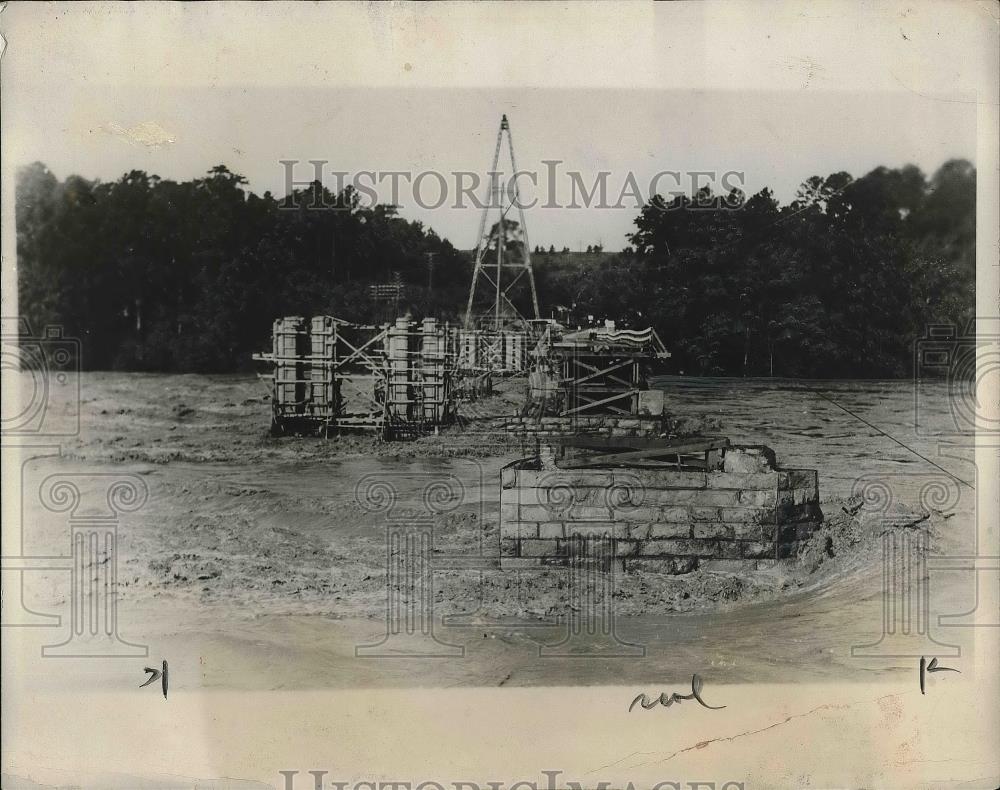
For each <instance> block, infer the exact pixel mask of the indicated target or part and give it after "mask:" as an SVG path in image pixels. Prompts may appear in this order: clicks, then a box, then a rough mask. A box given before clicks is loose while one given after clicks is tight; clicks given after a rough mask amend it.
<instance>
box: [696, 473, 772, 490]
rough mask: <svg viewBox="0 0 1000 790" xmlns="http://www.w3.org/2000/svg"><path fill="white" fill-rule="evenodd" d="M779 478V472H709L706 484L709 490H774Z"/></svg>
mask: <svg viewBox="0 0 1000 790" xmlns="http://www.w3.org/2000/svg"><path fill="white" fill-rule="evenodd" d="M779 478H780V473H779V472H748V473H743V474H741V473H739V472H709V473H708V478H707V480H706V483H707V484H708V487H709V488H722V489H737V490H746V489H753V490H767V489H771V490H774V489H776V488H777V487H778V482H779Z"/></svg>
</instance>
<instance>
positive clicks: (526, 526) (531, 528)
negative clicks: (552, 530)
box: [500, 521, 538, 540]
mask: <svg viewBox="0 0 1000 790" xmlns="http://www.w3.org/2000/svg"><path fill="white" fill-rule="evenodd" d="M500 537H502V538H514V539H515V540H520V539H521V538H537V537H538V522H535V521H510V522H503V523H501V524H500Z"/></svg>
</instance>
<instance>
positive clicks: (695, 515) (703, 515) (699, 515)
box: [688, 507, 722, 521]
mask: <svg viewBox="0 0 1000 790" xmlns="http://www.w3.org/2000/svg"><path fill="white" fill-rule="evenodd" d="M688 515H690V516H691V520H692V521H722V509H721V508H717V507H689V508H688Z"/></svg>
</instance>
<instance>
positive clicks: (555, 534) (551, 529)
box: [538, 521, 566, 540]
mask: <svg viewBox="0 0 1000 790" xmlns="http://www.w3.org/2000/svg"><path fill="white" fill-rule="evenodd" d="M538 537H539V538H542V539H543V540H561V539H562V538H564V537H566V527H565V526H564V525H563V524H562V522H559V521H546V522H544V523H541V524H539V525H538Z"/></svg>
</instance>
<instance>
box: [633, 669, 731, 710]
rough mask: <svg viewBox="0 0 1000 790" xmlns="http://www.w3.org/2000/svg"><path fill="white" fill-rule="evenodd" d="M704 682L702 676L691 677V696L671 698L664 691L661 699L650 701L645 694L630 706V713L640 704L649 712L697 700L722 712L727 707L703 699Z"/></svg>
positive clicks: (682, 695)
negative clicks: (658, 706) (685, 701)
mask: <svg viewBox="0 0 1000 790" xmlns="http://www.w3.org/2000/svg"><path fill="white" fill-rule="evenodd" d="M703 685H704V684H703V682H702V679H701V676H700V675H698V674H694V675H692V676H691V693H690V694H677V693H674V694H671V695H670V696H669V697H668V696H667V693H666V692H665V691H664V692H663V693H661V694H660V696H659V697H656V698H655V699H652V700H651V699H650V698H649V697H648V696H646V695H645V694H640V695H639V696H637V697H636V698H635V699H634V700H632V704H631V705H629V706H628V712H629V713H631V712H632V709H633V708H634V707H635V706H636V704H639V705H641V706H642V708H643V710H649V709H650V708H655V707H656V706H657V705H662V706H663V707H664V708H669V707H670V706H671V705H673V704H674V703H675V702H684V700H692V699H693V700H697V701H698V702H699V703H700V704H701V706H702V707H705V708H708V709H709V710H722V709H723V708H724V707H726V706H725V705H709V704H708V703H707V702H705V700H703V699H702V698H701V690H702V687H703Z"/></svg>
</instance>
